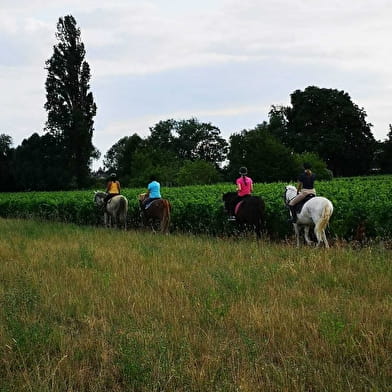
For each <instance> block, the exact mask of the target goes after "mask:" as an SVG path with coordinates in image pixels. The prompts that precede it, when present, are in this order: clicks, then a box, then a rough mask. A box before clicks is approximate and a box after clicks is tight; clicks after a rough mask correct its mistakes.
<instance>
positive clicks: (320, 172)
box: [293, 152, 333, 180]
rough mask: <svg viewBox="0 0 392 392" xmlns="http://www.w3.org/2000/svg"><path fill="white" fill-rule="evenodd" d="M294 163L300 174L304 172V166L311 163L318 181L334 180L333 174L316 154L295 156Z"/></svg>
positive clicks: (308, 153) (306, 153)
mask: <svg viewBox="0 0 392 392" xmlns="http://www.w3.org/2000/svg"><path fill="white" fill-rule="evenodd" d="M293 157H294V161H295V165H296V169H297V172H298V174H299V173H301V172H303V170H304V169H303V164H304V163H305V162H307V163H309V164H310V165H311V167H312V171H313V172H314V173H316V175H317V180H332V178H333V173H332V172H331V170H329V169H328V168H327V164H326V163H325V162H324V161H323V160H322V159H321V158H320V157H319V156H318V155H317V154H316V153H314V152H303V153H302V154H294V155H293Z"/></svg>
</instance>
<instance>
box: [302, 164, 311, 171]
mask: <svg viewBox="0 0 392 392" xmlns="http://www.w3.org/2000/svg"><path fill="white" fill-rule="evenodd" d="M303 166H304V169H305V170H310V169H311V168H312V165H311V164H310V163H309V162H304V164H303Z"/></svg>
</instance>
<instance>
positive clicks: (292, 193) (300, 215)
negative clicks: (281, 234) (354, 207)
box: [94, 163, 333, 248]
mask: <svg viewBox="0 0 392 392" xmlns="http://www.w3.org/2000/svg"><path fill="white" fill-rule="evenodd" d="M303 168H304V171H303V172H302V173H300V175H299V177H298V184H297V187H294V186H292V185H287V186H286V188H285V192H284V195H283V198H284V202H285V205H286V206H287V208H288V209H289V213H290V218H289V222H290V223H292V224H293V226H294V231H295V235H296V240H297V246H299V244H300V242H299V235H300V228H302V227H303V228H304V237H305V241H306V243H307V244H311V240H310V237H309V230H310V228H311V227H313V226H314V233H315V235H316V239H317V245H320V244H321V243H324V245H325V247H326V248H328V247H329V245H328V241H327V238H326V235H325V229H326V227H327V225H328V222H329V219H330V217H331V215H332V212H333V206H332V203H331V202H330V201H329V200H328V199H326V198H324V197H318V196H316V190H315V188H314V182H315V178H316V176H315V174H314V173H313V172H312V170H311V166H310V164H308V163H304V165H303ZM239 174H240V177H238V178H237V179H236V182H235V183H236V191H235V192H227V193H225V194H224V195H223V197H222V200H223V202H224V206H225V209H226V211H227V213H228V214H229V217H228V220H229V221H234V222H236V223H237V224H239V225H240V226H241V225H244V226H251V227H253V228H254V231H255V233H256V236H257V238H261V231H262V228H263V225H264V216H265V204H264V201H263V199H262V198H261V197H259V196H253V195H252V192H253V180H252V178H250V177H249V176H248V170H247V168H246V167H241V168H240V170H239ZM138 200H139V207H140V217H141V221H142V223H143V225H144V226H147V225H151V228H152V229H153V230H154V231H155V230H156V229H157V225H156V224H157V223H158V224H159V226H160V230H161V231H162V232H163V233H167V232H168V229H169V223H170V213H171V204H170V202H169V201H168V200H166V199H163V198H162V197H161V192H160V183H159V182H158V181H157V177H156V176H151V178H150V181H149V184H148V186H147V192H146V193H142V194H140V195H139V196H138ZM94 201H95V203H96V204H97V205H98V206H101V208H102V209H103V211H104V222H105V225H106V226H111V225H117V227H120V226H121V227H123V228H124V229H126V216H127V210H128V200H127V199H126V198H125V196H123V195H121V185H120V182H119V181H118V179H117V176H116V174H115V173H113V174H111V176H110V179H109V181H108V183H107V187H106V192H95V196H94Z"/></svg>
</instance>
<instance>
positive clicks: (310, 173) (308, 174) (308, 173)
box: [305, 169, 312, 177]
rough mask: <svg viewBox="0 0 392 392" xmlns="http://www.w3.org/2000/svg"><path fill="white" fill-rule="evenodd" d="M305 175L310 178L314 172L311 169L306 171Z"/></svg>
mask: <svg viewBox="0 0 392 392" xmlns="http://www.w3.org/2000/svg"><path fill="white" fill-rule="evenodd" d="M305 173H306V175H307V176H309V177H310V176H311V175H312V171H311V170H310V169H305Z"/></svg>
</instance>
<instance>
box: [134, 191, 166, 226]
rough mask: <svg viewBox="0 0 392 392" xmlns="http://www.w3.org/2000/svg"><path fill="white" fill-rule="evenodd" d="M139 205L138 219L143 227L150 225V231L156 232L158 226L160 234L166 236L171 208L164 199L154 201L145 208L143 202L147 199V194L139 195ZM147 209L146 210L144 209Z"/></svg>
mask: <svg viewBox="0 0 392 392" xmlns="http://www.w3.org/2000/svg"><path fill="white" fill-rule="evenodd" d="M137 198H138V200H139V205H140V217H141V218H142V224H143V226H147V225H148V224H150V225H151V229H152V231H153V232H154V233H155V232H156V226H157V224H159V227H160V231H161V233H165V234H168V232H169V224H170V216H171V209H172V206H171V204H170V202H169V201H168V200H166V199H155V200H153V201H152V202H151V203H149V204H148V205H147V206H144V205H143V202H144V200H146V199H147V198H148V195H147V193H141V194H140V195H139V196H138V197H137ZM145 207H147V208H145Z"/></svg>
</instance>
